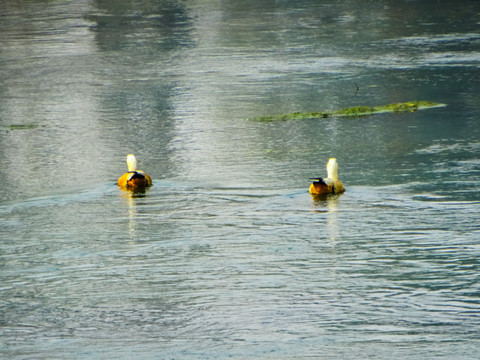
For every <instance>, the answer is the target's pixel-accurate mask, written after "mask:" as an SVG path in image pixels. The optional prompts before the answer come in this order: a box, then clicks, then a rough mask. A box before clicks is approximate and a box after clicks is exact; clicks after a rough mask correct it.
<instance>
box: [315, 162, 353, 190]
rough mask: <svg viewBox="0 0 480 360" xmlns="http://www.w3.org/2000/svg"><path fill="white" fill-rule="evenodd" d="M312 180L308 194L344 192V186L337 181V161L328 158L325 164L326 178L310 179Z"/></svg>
mask: <svg viewBox="0 0 480 360" xmlns="http://www.w3.org/2000/svg"><path fill="white" fill-rule="evenodd" d="M310 180H313V182H312V184H311V185H310V189H309V190H308V192H309V193H310V194H313V195H322V194H341V193H343V192H345V186H343V184H342V182H341V181H340V180H338V163H337V159H335V158H330V159H329V160H328V163H327V178H326V179H323V178H321V177H318V178H310Z"/></svg>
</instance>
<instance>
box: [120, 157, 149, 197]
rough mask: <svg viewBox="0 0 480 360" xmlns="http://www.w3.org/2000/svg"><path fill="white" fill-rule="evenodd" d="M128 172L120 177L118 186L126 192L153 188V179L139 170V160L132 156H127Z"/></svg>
mask: <svg viewBox="0 0 480 360" xmlns="http://www.w3.org/2000/svg"><path fill="white" fill-rule="evenodd" d="M127 165H128V171H127V172H126V173H125V174H123V175H122V176H120V178H119V179H118V181H117V185H118V186H120V187H121V188H122V189H126V190H143V189H145V188H147V187H149V186H152V178H151V177H150V176H149V175H148V174H146V173H144V172H143V171H141V170H137V159H135V156H133V155H132V154H129V155H128V156H127Z"/></svg>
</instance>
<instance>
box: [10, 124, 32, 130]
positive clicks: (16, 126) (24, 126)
mask: <svg viewBox="0 0 480 360" xmlns="http://www.w3.org/2000/svg"><path fill="white" fill-rule="evenodd" d="M37 127H38V125H36V124H12V125H10V126H9V127H8V128H9V129H10V130H30V129H36V128H37Z"/></svg>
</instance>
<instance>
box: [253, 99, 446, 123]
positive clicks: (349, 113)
mask: <svg viewBox="0 0 480 360" xmlns="http://www.w3.org/2000/svg"><path fill="white" fill-rule="evenodd" d="M444 106H447V105H446V104H440V103H436V102H432V101H409V102H404V103H394V104H388V105H382V106H353V107H348V108H345V109H340V110H334V111H321V112H305V113H304V112H294V113H291V114H283V115H273V116H260V117H257V118H254V119H252V120H255V121H266V122H269V121H282V120H283V121H286V120H302V119H325V118H330V117H360V116H369V115H374V114H380V113H387V112H412V111H417V110H424V109H432V108H437V107H444Z"/></svg>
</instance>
